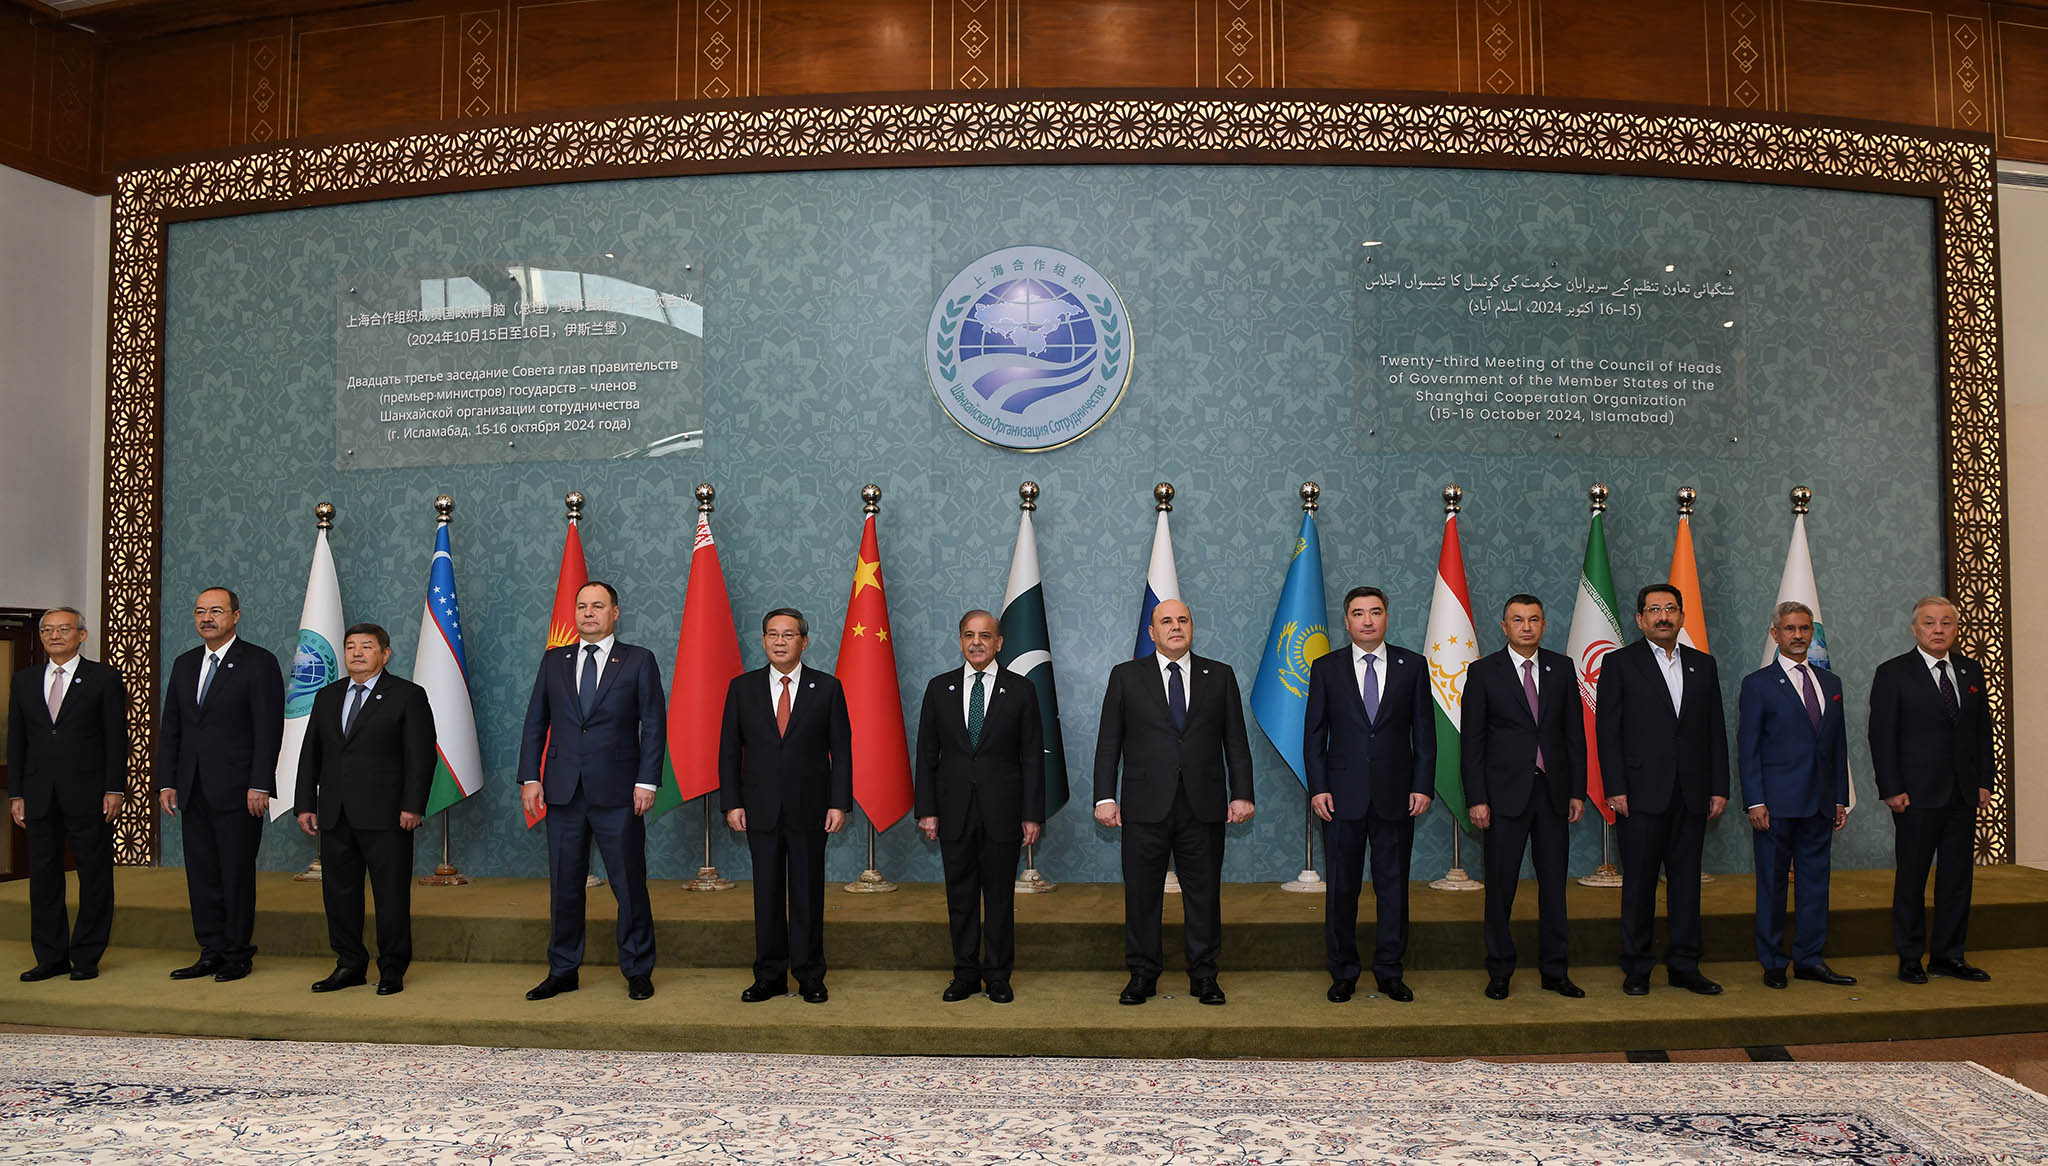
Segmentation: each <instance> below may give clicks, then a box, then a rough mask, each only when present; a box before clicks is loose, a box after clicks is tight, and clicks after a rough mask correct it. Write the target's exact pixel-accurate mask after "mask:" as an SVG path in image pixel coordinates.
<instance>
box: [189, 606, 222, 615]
mask: <svg viewBox="0 0 2048 1166" xmlns="http://www.w3.org/2000/svg"><path fill="white" fill-rule="evenodd" d="M227 613H228V609H227V608H225V607H195V608H193V609H192V614H193V615H214V616H220V615H226V614H227Z"/></svg>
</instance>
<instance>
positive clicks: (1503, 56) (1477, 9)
mask: <svg viewBox="0 0 2048 1166" xmlns="http://www.w3.org/2000/svg"><path fill="white" fill-rule="evenodd" d="M1472 10H1473V14H1474V16H1475V17H1476V18H1477V19H1476V21H1475V24H1474V27H1473V43H1472V66H1473V73H1472V78H1473V80H1472V91H1473V92H1475V93H1493V94H1502V93H1527V92H1530V91H1531V90H1533V89H1535V88H1536V86H1534V85H1531V84H1530V75H1529V74H1530V70H1529V57H1530V44H1529V5H1528V0H1472Z"/></svg>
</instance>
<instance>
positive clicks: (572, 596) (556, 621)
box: [526, 518, 590, 830]
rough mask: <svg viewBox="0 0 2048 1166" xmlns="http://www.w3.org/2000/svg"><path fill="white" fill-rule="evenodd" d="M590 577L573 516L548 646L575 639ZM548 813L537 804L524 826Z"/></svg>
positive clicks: (543, 760) (543, 768) (543, 754)
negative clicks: (579, 599)
mask: <svg viewBox="0 0 2048 1166" xmlns="http://www.w3.org/2000/svg"><path fill="white" fill-rule="evenodd" d="M589 581H590V570H589V568H588V567H586V566H585V565H584V563H583V538H582V536H580V535H578V534H577V533H576V520H575V519H573V518H572V519H570V520H569V537H568V538H566V539H564V540H563V542H562V565H561V566H560V567H559V568H557V569H556V571H555V610H554V612H553V614H551V615H549V616H548V650H549V651H553V650H554V649H556V648H562V647H567V646H568V645H570V644H573V643H575V642H576V593H577V592H578V591H581V590H583V585H584V584H585V583H588V582H589ZM547 771H548V751H547V745H546V744H545V743H543V744H542V745H541V751H540V772H541V774H542V776H546V774H547ZM547 816H548V804H547V802H545V801H543V802H541V804H540V813H538V814H528V815H527V816H526V828H527V829H529V830H531V829H533V827H535V826H537V825H539V824H540V821H541V819H543V818H545V817H547Z"/></svg>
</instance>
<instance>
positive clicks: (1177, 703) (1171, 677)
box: [1166, 661, 1188, 729]
mask: <svg viewBox="0 0 2048 1166" xmlns="http://www.w3.org/2000/svg"><path fill="white" fill-rule="evenodd" d="M1166 709H1167V711H1168V712H1170V713H1172V714H1173V727H1174V728H1176V729H1185V728H1187V727H1188V690H1187V688H1186V687H1184V686H1183V685H1182V684H1181V682H1180V664H1179V662H1178V661H1175V662H1172V663H1169V664H1167V666H1166Z"/></svg>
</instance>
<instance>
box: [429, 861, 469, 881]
mask: <svg viewBox="0 0 2048 1166" xmlns="http://www.w3.org/2000/svg"><path fill="white" fill-rule="evenodd" d="M420 885H421V886H423V887H466V886H468V885H469V876H468V875H466V874H463V873H462V872H461V871H459V870H456V869H455V867H454V866H453V865H452V864H450V863H446V862H443V863H437V864H436V865H435V866H434V873H433V874H430V875H423V876H421V878H420Z"/></svg>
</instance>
